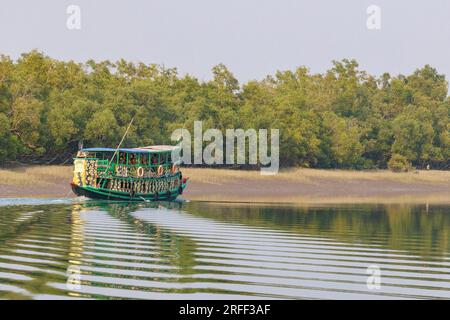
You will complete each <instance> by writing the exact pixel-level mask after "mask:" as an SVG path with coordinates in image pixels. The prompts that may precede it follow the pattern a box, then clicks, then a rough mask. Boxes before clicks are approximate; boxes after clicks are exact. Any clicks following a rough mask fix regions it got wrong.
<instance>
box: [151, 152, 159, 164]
mask: <svg viewBox="0 0 450 320" xmlns="http://www.w3.org/2000/svg"><path fill="white" fill-rule="evenodd" d="M151 161H152V165H157V164H158V155H157V154H154V153H153V154H152V155H151Z"/></svg>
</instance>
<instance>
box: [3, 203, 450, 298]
mask: <svg viewBox="0 0 450 320" xmlns="http://www.w3.org/2000/svg"><path fill="white" fill-rule="evenodd" d="M449 236H450V207H449V206H439V205H390V206H383V205H339V206H309V207H295V206H282V205H279V206H277V205H248V204H229V203H228V204H225V203H206V202H175V203H151V204H123V203H105V202H103V203H102V202H95V201H80V200H64V199H59V200H58V199H56V200H33V199H26V200H11V199H3V200H0V298H1V299H60V298H63V299H80V298H81V299H111V298H113V299H129V298H131V299H141V298H143V299H303V298H306V299H318V298H319V299H391V298H395V299H405V298H407V299H411V298H413V299H415V298H450V255H449V253H450V246H449V245H450V241H449Z"/></svg>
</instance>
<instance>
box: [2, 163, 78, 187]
mask: <svg viewBox="0 0 450 320" xmlns="http://www.w3.org/2000/svg"><path fill="white" fill-rule="evenodd" d="M72 170H73V169H72V167H71V166H30V167H17V168H14V169H0V184H3V185H14V186H29V185H35V186H40V185H47V184H50V183H56V182H58V181H60V180H61V179H70V177H71V175H72Z"/></svg>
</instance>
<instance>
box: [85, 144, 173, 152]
mask: <svg viewBox="0 0 450 320" xmlns="http://www.w3.org/2000/svg"><path fill="white" fill-rule="evenodd" d="M179 148H180V147H179V146H169V145H159V146H148V147H139V148H120V149H118V150H117V149H115V148H84V149H81V150H80V151H82V152H115V151H116V150H117V151H118V152H124V153H162V152H171V151H173V150H176V149H179Z"/></svg>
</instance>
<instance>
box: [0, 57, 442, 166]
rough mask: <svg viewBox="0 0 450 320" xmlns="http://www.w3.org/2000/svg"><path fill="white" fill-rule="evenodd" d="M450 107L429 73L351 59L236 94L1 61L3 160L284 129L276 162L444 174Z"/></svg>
mask: <svg viewBox="0 0 450 320" xmlns="http://www.w3.org/2000/svg"><path fill="white" fill-rule="evenodd" d="M449 112H450V99H449V97H448V83H447V81H446V79H445V77H444V76H443V75H441V74H439V73H438V71H437V70H436V69H434V68H432V67H431V66H429V65H426V66H424V67H423V68H421V69H418V70H416V71H415V72H414V73H413V74H411V75H408V76H405V75H398V76H391V75H389V74H387V73H386V74H383V75H382V76H380V77H375V76H372V75H370V74H368V73H367V72H365V71H362V70H360V69H359V67H358V63H357V62H356V61H354V60H347V59H344V60H342V61H334V62H333V65H332V67H331V69H330V70H328V71H327V72H325V73H323V74H311V73H310V72H309V70H308V69H307V68H306V67H299V68H298V69H297V70H288V71H278V72H277V73H276V74H275V75H273V76H267V77H266V78H265V79H263V80H260V81H249V82H247V83H244V84H240V83H239V82H238V80H237V79H236V78H235V77H234V76H233V74H232V72H231V71H230V70H228V69H227V67H226V66H225V65H223V64H220V65H218V66H215V67H214V68H213V69H212V79H211V80H209V81H199V80H198V79H196V78H194V77H192V76H190V75H184V76H181V75H179V74H178V72H177V70H176V69H174V68H164V67H162V66H160V65H154V64H152V65H146V64H143V63H131V62H128V61H125V60H120V61H117V62H114V63H113V62H110V61H101V62H95V61H93V60H89V61H87V62H86V63H76V62H73V61H68V62H65V61H58V60H55V59H52V58H50V57H47V56H45V55H44V54H43V53H41V52H38V51H31V52H29V53H24V54H22V55H21V57H20V58H19V59H17V60H12V59H10V58H9V57H7V56H4V55H2V56H1V57H0V162H1V163H5V162H10V161H16V160H17V161H21V162H45V161H55V162H62V161H64V160H65V159H68V158H70V157H71V156H72V155H73V154H74V152H76V150H77V149H78V143H79V141H80V140H82V141H84V145H85V146H87V145H89V146H97V145H99V146H115V145H117V143H118V142H119V141H120V139H121V137H122V134H123V133H124V132H125V129H126V127H127V125H128V123H129V122H130V120H131V119H132V117H133V116H134V117H135V121H134V123H133V126H132V127H131V129H130V132H129V134H128V136H127V138H126V140H125V143H124V145H126V146H140V145H149V144H157V143H170V142H171V141H170V136H171V132H172V131H173V130H174V129H176V128H187V129H192V128H193V123H194V121H196V120H202V121H203V122H204V123H203V128H204V129H206V128H218V129H220V130H222V131H223V132H224V133H225V130H226V129H228V128H243V129H249V128H254V129H256V130H258V129H260V128H261V129H270V128H274V129H275V128H276V129H280V163H281V165H283V166H305V167H314V168H385V167H386V166H387V164H388V162H389V160H390V159H391V158H393V157H394V158H401V159H405V161H408V162H410V163H411V164H412V165H414V166H416V167H424V166H426V165H428V164H430V165H431V166H432V167H433V168H448V167H449V162H450V160H449V159H450V121H449Z"/></svg>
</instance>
